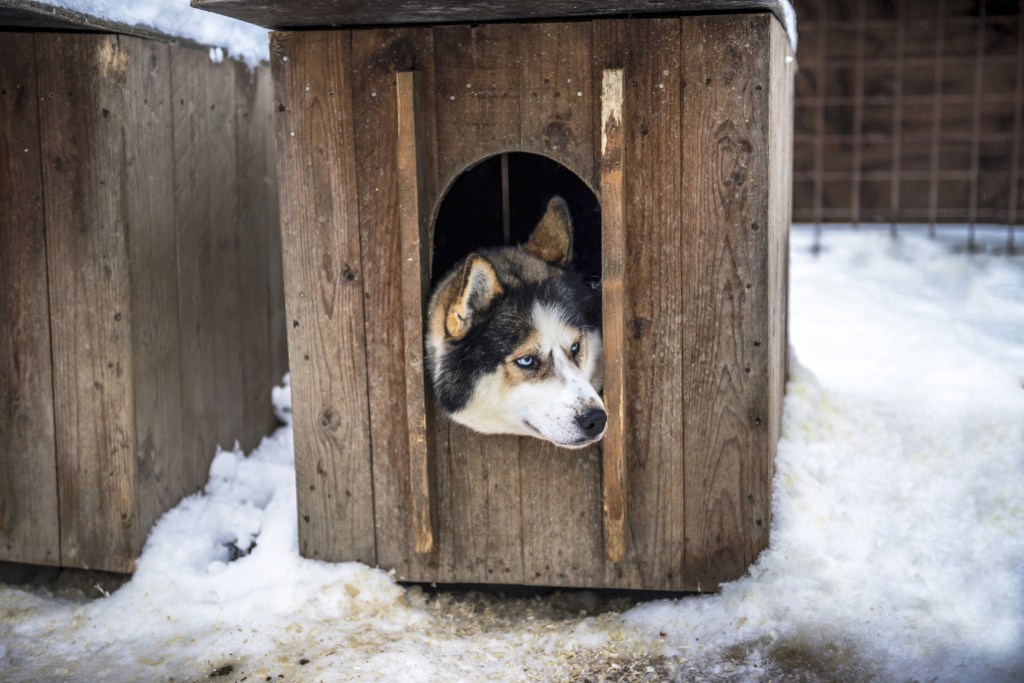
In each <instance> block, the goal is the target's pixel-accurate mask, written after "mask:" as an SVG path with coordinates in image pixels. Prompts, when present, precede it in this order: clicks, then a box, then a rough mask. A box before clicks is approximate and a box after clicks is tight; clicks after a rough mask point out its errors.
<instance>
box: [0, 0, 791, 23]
mask: <svg viewBox="0 0 1024 683" xmlns="http://www.w3.org/2000/svg"><path fill="white" fill-rule="evenodd" d="M8 1H10V0H8ZM192 6H193V7H197V8H199V9H204V10H207V11H209V12H216V13H218V14H224V15H227V16H229V17H235V18H236V19H241V20H243V21H248V22H250V23H253V24H258V25H260V26H265V27H267V28H277V29H284V28H300V27H306V28H312V27H326V26H357V25H361V24H362V25H366V24H371V25H373V24H422V23H441V22H447V23H455V22H478V21H508V20H512V19H535V20H536V19H553V18H560V17H586V16H609V15H610V16H615V15H625V14H672V13H684V12H685V13H696V12H722V11H732V12H744V11H746V12H750V11H758V10H767V11H770V12H773V13H774V14H775V15H776V17H778V19H779V21H784V15H783V9H782V3H781V2H779V0H644V1H640V0H630V1H629V2H621V1H620V2H608V1H607V0H547V1H541V0H515V1H514V2H506V1H505V0H476V1H474V2H472V3H468V2H467V3H438V2H423V1H422V0H381V1H378V2H365V1H363V0H343V1H340V2H339V1H338V0H288V2H282V1H281V0H255V1H253V0H192Z"/></svg>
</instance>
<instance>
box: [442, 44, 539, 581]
mask: <svg viewBox="0 0 1024 683" xmlns="http://www.w3.org/2000/svg"><path fill="white" fill-rule="evenodd" d="M517 29H518V27H517V26H515V25H511V24H509V25H488V26H475V27H472V26H444V27H439V28H436V29H434V31H433V35H434V65H435V75H434V78H435V82H436V99H435V107H436V110H437V149H438V154H437V159H438V161H437V163H438V170H437V173H438V182H437V187H438V188H441V189H442V191H443V189H445V188H447V187H448V185H449V184H450V183H451V181H452V180H454V179H455V177H456V176H458V174H459V173H461V172H462V171H464V170H465V169H466V168H467V167H469V166H470V165H472V164H474V163H476V162H477V161H479V160H481V159H482V158H484V157H486V156H489V155H491V154H494V153H495V152H499V151H503V150H510V149H516V148H517V147H518V146H519V143H520V138H521V123H520V122H521V119H520V107H519V97H520V73H521V71H520V67H519V60H520V49H519V34H518V30H517ZM445 425H448V437H449V450H448V454H449V456H448V457H449V458H450V462H449V463H448V470H449V472H450V473H451V490H450V496H451V508H450V512H449V517H450V520H451V529H452V531H451V534H452V536H451V538H452V543H453V546H454V547H453V551H454V557H455V566H454V572H455V576H454V580H457V581H460V582H465V583H477V582H491V583H520V582H521V581H522V580H523V554H522V516H521V514H522V510H521V506H520V498H519V495H520V469H519V468H520V465H519V441H520V440H519V439H517V438H515V437H505V436H502V437H493V436H482V435H480V434H477V433H475V432H471V431H470V430H468V429H464V428H462V427H460V426H458V425H455V424H454V423H451V422H450V421H447V420H444V421H442V422H441V423H440V425H439V427H440V428H442V429H443V428H444V427H445Z"/></svg>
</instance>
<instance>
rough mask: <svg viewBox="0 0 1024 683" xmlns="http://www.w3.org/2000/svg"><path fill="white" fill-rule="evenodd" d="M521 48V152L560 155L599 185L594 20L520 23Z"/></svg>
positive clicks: (563, 161)
mask: <svg viewBox="0 0 1024 683" xmlns="http://www.w3.org/2000/svg"><path fill="white" fill-rule="evenodd" d="M519 52H520V78H519V81H520V88H521V89H520V93H519V101H520V116H521V126H522V136H521V139H520V142H519V146H518V149H519V151H522V152H534V153H535V154H543V155H545V156H549V157H552V158H555V159H558V161H559V163H561V164H563V165H565V166H567V167H569V169H570V170H572V171H573V172H574V173H576V175H578V176H580V178H582V179H583V180H584V182H586V183H587V184H588V185H590V187H592V188H593V187H597V184H598V181H597V177H596V175H595V167H594V139H595V136H594V116H595V115H596V109H597V107H598V106H599V100H595V99H594V96H593V93H594V87H593V84H592V82H591V79H592V73H591V56H592V53H591V25H590V23H589V22H572V23H537V24H520V25H519Z"/></svg>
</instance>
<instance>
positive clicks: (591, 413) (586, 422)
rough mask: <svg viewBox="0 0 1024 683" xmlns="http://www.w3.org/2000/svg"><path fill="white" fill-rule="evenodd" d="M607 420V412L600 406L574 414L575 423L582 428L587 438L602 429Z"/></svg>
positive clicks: (595, 434)
mask: <svg viewBox="0 0 1024 683" xmlns="http://www.w3.org/2000/svg"><path fill="white" fill-rule="evenodd" d="M607 422H608V414H607V413H606V412H604V411H603V410H601V409H600V408H591V409H590V410H588V411H587V412H585V413H583V414H582V415H577V416H576V424H578V425H579V426H580V429H582V430H583V434H584V435H585V436H586V437H587V438H588V439H589V438H592V437H595V436H597V435H598V434H600V433H601V432H603V431H604V426H605V424H607Z"/></svg>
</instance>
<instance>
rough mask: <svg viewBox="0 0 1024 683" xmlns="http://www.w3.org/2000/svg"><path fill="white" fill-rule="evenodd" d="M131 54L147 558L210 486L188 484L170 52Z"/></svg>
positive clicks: (130, 210) (132, 207)
mask: <svg viewBox="0 0 1024 683" xmlns="http://www.w3.org/2000/svg"><path fill="white" fill-rule="evenodd" d="M118 45H119V47H120V50H121V52H122V53H123V54H124V55H125V61H126V69H125V83H124V92H125V93H127V96H126V97H125V98H124V111H123V114H122V130H123V140H124V143H123V144H124V159H123V168H124V171H123V187H124V202H123V205H122V210H123V212H124V225H125V230H126V240H127V245H128V252H127V253H128V263H127V265H128V276H129V281H130V291H129V294H130V296H131V316H130V318H131V321H132V322H131V348H132V357H133V359H134V362H133V368H134V372H133V374H132V381H133V382H134V399H135V400H134V417H135V443H134V444H132V448H133V452H134V454H135V460H136V471H137V477H138V479H137V482H136V485H137V489H136V495H137V506H138V510H139V523H138V526H137V527H136V528H135V538H134V543H135V544H136V549H137V550H141V548H142V545H143V543H144V542H145V540H146V535H147V534H148V532H149V528H150V527H151V526H152V525H153V523H154V522H155V521H156V520H157V518H158V517H159V516H160V515H161V514H163V513H164V512H165V511H166V510H168V509H170V508H171V507H173V506H174V505H175V504H177V502H178V500H180V499H181V497H182V496H184V495H186V494H188V493H191V491H192V490H194V488H195V487H196V486H199V485H202V483H204V482H205V479H206V478H205V477H203V478H202V480H200V481H194V480H191V481H190V480H188V479H186V478H185V477H186V471H185V470H183V469H182V468H181V467H180V466H179V463H178V458H180V457H181V452H182V448H183V445H184V438H183V426H184V425H183V422H182V411H181V356H180V350H179V347H178V332H179V331H178V278H177V241H176V239H175V230H174V227H175V226H174V187H173V184H172V183H171V182H169V180H170V179H171V178H172V177H173V175H174V161H173V158H172V154H173V150H174V145H173V141H172V122H171V102H170V99H171V58H170V48H169V47H168V46H167V45H165V44H163V43H158V42H155V41H151V40H143V39H140V38H132V37H129V36H123V37H121V38H119V39H118Z"/></svg>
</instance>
